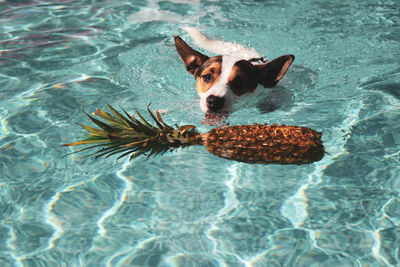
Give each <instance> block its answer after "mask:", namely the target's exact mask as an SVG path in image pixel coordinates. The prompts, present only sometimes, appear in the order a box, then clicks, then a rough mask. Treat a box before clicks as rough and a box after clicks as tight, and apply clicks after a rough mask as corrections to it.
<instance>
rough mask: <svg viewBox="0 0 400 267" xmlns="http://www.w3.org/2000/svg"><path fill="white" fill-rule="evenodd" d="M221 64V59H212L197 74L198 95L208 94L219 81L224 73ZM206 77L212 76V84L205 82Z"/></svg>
mask: <svg viewBox="0 0 400 267" xmlns="http://www.w3.org/2000/svg"><path fill="white" fill-rule="evenodd" d="M221 62H222V59H221V57H212V58H210V59H209V60H207V61H206V62H205V63H204V64H203V65H202V66H201V69H200V70H199V71H198V72H197V73H196V79H197V82H196V91H197V92H198V93H205V92H207V91H208V90H209V89H210V88H211V87H212V86H213V85H214V84H215V83H216V82H217V81H218V80H219V77H220V75H221V71H222V64H221ZM205 75H210V77H211V79H210V82H205V81H204V76H205Z"/></svg>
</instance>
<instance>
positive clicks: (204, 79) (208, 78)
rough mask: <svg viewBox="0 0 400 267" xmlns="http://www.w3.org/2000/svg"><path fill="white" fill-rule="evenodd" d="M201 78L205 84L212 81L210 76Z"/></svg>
mask: <svg viewBox="0 0 400 267" xmlns="http://www.w3.org/2000/svg"><path fill="white" fill-rule="evenodd" d="M202 78H203V81H204V82H205V83H210V82H211V80H212V76H211V74H206V75H203V76H202Z"/></svg>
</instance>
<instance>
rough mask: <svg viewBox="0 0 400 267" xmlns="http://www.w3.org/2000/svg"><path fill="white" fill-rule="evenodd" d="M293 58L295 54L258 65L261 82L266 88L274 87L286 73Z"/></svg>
mask: <svg viewBox="0 0 400 267" xmlns="http://www.w3.org/2000/svg"><path fill="white" fill-rule="evenodd" d="M293 60H294V56H293V55H284V56H281V57H278V58H276V59H274V60H272V61H270V62H268V63H266V64H261V65H256V67H257V68H259V70H260V73H261V77H260V83H261V84H262V85H263V86H264V87H266V88H270V87H274V86H275V85H276V84H277V83H278V82H279V80H280V79H282V77H283V76H284V75H285V73H286V71H287V70H288V68H289V67H290V65H291V64H292V62H293Z"/></svg>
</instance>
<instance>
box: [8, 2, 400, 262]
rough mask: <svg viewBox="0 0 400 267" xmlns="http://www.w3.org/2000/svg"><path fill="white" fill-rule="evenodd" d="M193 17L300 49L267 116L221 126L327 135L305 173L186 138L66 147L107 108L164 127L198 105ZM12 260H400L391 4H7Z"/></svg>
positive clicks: (216, 32)
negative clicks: (142, 152)
mask: <svg viewBox="0 0 400 267" xmlns="http://www.w3.org/2000/svg"><path fill="white" fill-rule="evenodd" d="M182 26H194V27H197V28H199V29H201V30H202V31H203V32H205V33H206V34H207V35H209V36H211V37H215V38H222V39H224V40H226V41H235V42H237V43H240V44H243V45H246V46H252V47H254V48H255V49H256V50H257V51H258V52H259V53H260V54H263V55H267V56H268V57H269V58H270V59H272V58H275V57H278V56H281V55H283V54H287V53H291V54H294V55H295V56H296V60H295V62H294V65H293V66H292V67H291V69H290V70H289V72H288V73H287V77H286V79H285V81H283V83H282V85H283V88H281V90H283V91H285V92H286V93H287V95H289V96H290V97H289V98H290V99H291V100H290V101H288V103H286V104H285V105H283V106H282V107H280V108H278V109H276V110H274V111H272V112H262V111H260V109H258V108H257V107H256V106H255V105H251V104H246V103H240V104H239V105H238V108H237V110H236V111H235V112H233V113H232V114H231V115H230V116H229V118H228V121H227V122H228V123H229V124H231V125H234V124H247V123H253V122H258V123H274V122H275V123H285V124H295V125H301V126H308V127H311V128H313V129H315V130H317V131H320V132H323V141H324V145H325V148H326V151H327V152H328V154H327V155H326V156H325V157H324V158H323V159H322V160H321V161H319V162H317V163H313V164H310V165H298V166H297V165H289V166H286V165H251V164H245V163H239V162H235V161H229V160H226V159H222V158H218V157H216V156H214V155H212V154H210V153H208V152H207V151H206V150H205V149H204V148H202V147H189V148H185V149H182V150H177V151H175V152H171V153H167V154H164V155H163V156H159V157H154V158H149V159H146V158H138V159H135V160H133V161H131V162H129V161H127V160H126V161H125V160H120V161H118V162H115V160H114V159H112V158H108V159H105V160H104V159H101V160H95V159H93V158H90V157H89V158H82V157H81V155H73V156H68V157H63V156H64V155H65V154H66V153H68V152H70V151H71V150H68V149H66V148H65V147H61V146H60V144H63V143H68V142H71V141H74V140H76V139H78V138H80V137H82V135H83V130H82V129H81V128H80V127H79V126H78V125H76V124H74V122H88V119H87V118H86V117H85V115H84V114H83V113H82V112H81V109H84V110H85V111H87V112H92V111H94V109H95V108H104V107H105V106H106V103H110V104H112V105H114V106H122V107H124V108H125V109H127V110H128V111H129V112H131V111H133V110H134V109H135V108H138V109H139V111H143V110H144V109H145V107H146V106H147V104H148V103H149V102H152V107H154V108H157V109H163V110H165V111H166V112H167V114H166V115H165V116H164V119H165V120H166V122H167V123H169V124H174V123H179V124H194V125H197V126H198V127H199V130H200V131H208V130H209V129H211V128H212V126H207V125H203V124H200V121H201V120H203V117H204V115H203V114H202V112H201V110H200V108H199V105H198V96H197V94H196V93H195V90H194V83H195V82H194V79H193V78H192V77H191V76H190V75H189V74H188V73H187V72H186V71H185V69H184V67H183V65H182V63H181V62H180V59H179V57H178V55H177V53H176V51H175V48H174V45H173V38H172V36H173V35H175V34H179V35H180V36H181V37H182V38H183V39H185V40H186V41H188V43H190V39H189V37H188V35H187V34H186V33H185V32H184V31H183V30H182V29H181V27H182ZM0 29H1V30H0V85H1V86H0V96H1V97H0V101H1V105H0V116H1V120H0V123H1V124H0V140H1V142H0V152H1V153H0V196H1V198H0V199H1V201H0V210H1V213H0V214H1V215H0V216H1V217H0V241H1V242H0V248H1V249H0V263H1V266H104V265H109V266H398V265H399V264H400V255H399V250H400V195H399V192H400V164H399V163H400V154H399V151H400V100H399V98H400V68H399V60H398V56H399V55H400V4H399V3H398V1H373V0H367V1H360V2H359V3H355V2H354V1H349V0H345V1H341V2H340V3H339V2H338V1H331V3H328V2H327V1H321V0H319V1H318V0H314V1H312V0H310V1H239V0H232V1H211V0H210V1H196V0H193V1H189V0H171V1H149V2H146V3H144V2H143V1H73V0H71V1H66V0H65V1H57V3H54V2H53V1H39V0H37V1H24V0H21V1H0Z"/></svg>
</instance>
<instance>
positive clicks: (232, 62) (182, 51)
mask: <svg viewBox="0 0 400 267" xmlns="http://www.w3.org/2000/svg"><path fill="white" fill-rule="evenodd" d="M174 39H175V47H176V50H177V51H178V54H179V56H180V58H181V59H182V61H183V64H185V66H186V69H187V71H188V72H190V73H191V74H193V76H194V77H195V78H196V80H197V82H196V90H197V93H198V94H199V96H200V107H201V109H202V111H203V112H204V113H220V112H230V111H231V109H232V105H233V103H234V102H235V101H236V100H237V99H238V98H239V97H240V96H242V95H244V94H246V93H250V92H253V91H254V90H255V89H256V87H257V86H258V85H259V84H260V85H262V86H264V87H274V86H275V85H276V84H277V83H278V82H279V80H280V79H281V78H282V77H283V76H284V75H285V73H286V71H287V70H288V68H289V66H290V65H291V64H292V62H293V60H294V56H293V55H284V56H281V57H279V58H276V59H274V60H272V61H270V62H267V63H265V64H253V63H251V62H250V61H248V60H245V59H240V58H235V57H231V56H214V57H208V56H206V55H203V54H202V53H200V52H198V51H196V50H194V49H192V48H191V47H190V46H188V45H187V44H186V43H185V42H184V41H183V40H182V39H181V38H180V37H179V36H175V38H174Z"/></svg>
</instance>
